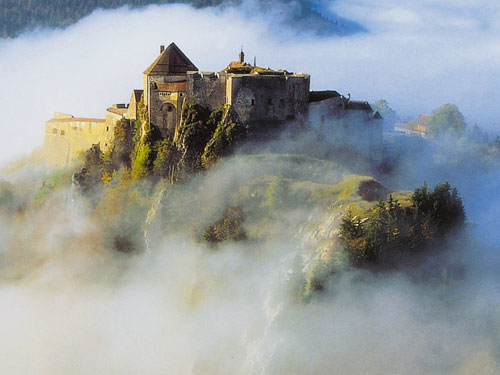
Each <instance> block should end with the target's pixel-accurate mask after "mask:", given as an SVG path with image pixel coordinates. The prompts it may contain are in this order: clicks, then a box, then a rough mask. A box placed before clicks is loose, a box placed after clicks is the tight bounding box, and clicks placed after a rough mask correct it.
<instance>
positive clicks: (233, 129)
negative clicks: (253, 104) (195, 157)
mask: <svg viewBox="0 0 500 375" xmlns="http://www.w3.org/2000/svg"><path fill="white" fill-rule="evenodd" d="M245 136H246V128H245V127H244V126H242V125H239V124H237V123H234V122H231V123H225V122H220V123H219V124H218V126H217V129H216V130H215V133H214V135H213V137H212V139H210V141H209V142H208V143H207V145H206V146H205V150H204V152H203V155H202V156H201V160H202V165H203V167H204V168H209V167H210V166H211V165H213V164H215V163H216V162H217V161H218V160H219V159H221V158H223V157H225V156H227V155H229V154H230V153H231V152H232V151H233V148H234V146H235V144H236V143H237V142H238V141H240V140H242V139H243V138H244V137H245Z"/></svg>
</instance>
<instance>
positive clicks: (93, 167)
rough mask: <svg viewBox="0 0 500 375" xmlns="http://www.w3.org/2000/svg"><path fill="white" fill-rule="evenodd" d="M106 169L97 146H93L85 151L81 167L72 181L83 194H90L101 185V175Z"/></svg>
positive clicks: (106, 164) (105, 163) (102, 156)
mask: <svg viewBox="0 0 500 375" xmlns="http://www.w3.org/2000/svg"><path fill="white" fill-rule="evenodd" d="M108 167H109V165H108V163H107V162H106V161H105V160H104V155H103V153H102V151H101V149H100V147H99V145H93V146H92V147H91V148H90V149H88V150H87V151H85V153H84V156H83V167H82V169H81V170H80V171H79V172H77V173H75V174H74V179H75V181H76V182H77V183H78V185H79V186H80V188H81V189H82V191H83V192H84V193H90V192H91V191H93V190H94V189H95V188H97V187H99V186H101V185H102V175H103V173H104V172H105V171H107V170H108Z"/></svg>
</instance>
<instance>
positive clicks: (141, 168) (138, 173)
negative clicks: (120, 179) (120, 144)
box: [132, 143, 152, 180]
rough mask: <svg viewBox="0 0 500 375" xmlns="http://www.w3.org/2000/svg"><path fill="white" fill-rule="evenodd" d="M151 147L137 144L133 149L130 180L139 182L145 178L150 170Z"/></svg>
mask: <svg viewBox="0 0 500 375" xmlns="http://www.w3.org/2000/svg"><path fill="white" fill-rule="evenodd" d="M151 166H152V163H151V147H150V146H149V144H148V143H145V144H144V143H139V144H138V145H137V146H136V149H135V158H134V161H133V164H132V178H133V179H134V180H139V179H141V178H144V177H146V176H147V175H148V174H149V172H150V169H151Z"/></svg>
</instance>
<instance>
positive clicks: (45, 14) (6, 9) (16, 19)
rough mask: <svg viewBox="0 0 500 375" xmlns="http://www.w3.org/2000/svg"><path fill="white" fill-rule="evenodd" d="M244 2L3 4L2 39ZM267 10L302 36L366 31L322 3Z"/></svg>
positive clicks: (50, 0) (280, 0)
mask: <svg viewBox="0 0 500 375" xmlns="http://www.w3.org/2000/svg"><path fill="white" fill-rule="evenodd" d="M241 2H242V1H241V0H184V1H179V0H85V1H82V0H23V1H22V3H23V4H22V5H21V4H20V3H19V2H17V1H13V0H0V36H1V37H2V38H12V37H16V36H18V35H19V34H21V33H22V32H24V31H30V30H33V29H36V28H39V27H59V28H61V27H66V26H69V25H71V24H73V23H75V22H77V21H78V20H80V19H81V18H83V17H85V16H87V15H89V14H90V13H92V11H94V10H95V9H98V8H102V9H114V8H118V7H121V6H124V5H129V6H130V7H142V6H146V5H150V4H165V3H186V4H190V5H192V6H194V7H198V8H205V7H213V6H231V5H237V4H239V3H241ZM257 2H258V3H259V4H260V6H261V7H262V9H263V10H270V9H277V10H278V11H279V13H280V14H282V15H283V22H284V23H285V24H287V25H289V26H290V27H292V28H293V29H295V30H297V31H300V32H303V31H305V32H312V33H314V34H317V35H346V34H352V33H355V32H359V31H363V30H364V29H363V27H362V26H360V25H359V24H357V23H355V22H352V21H349V20H347V19H343V18H341V17H339V16H337V15H336V14H333V13H331V12H330V11H328V10H326V9H324V7H323V6H322V3H323V2H322V1H311V0H299V1H290V0H275V1H265V0H258V1H257Z"/></svg>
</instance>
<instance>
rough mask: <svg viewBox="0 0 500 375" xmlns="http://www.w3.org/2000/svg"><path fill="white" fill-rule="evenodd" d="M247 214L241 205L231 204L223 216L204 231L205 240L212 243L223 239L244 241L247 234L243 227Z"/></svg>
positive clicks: (214, 243)
mask: <svg viewBox="0 0 500 375" xmlns="http://www.w3.org/2000/svg"><path fill="white" fill-rule="evenodd" d="M245 218H246V215H245V213H244V211H243V208H242V207H241V206H230V207H228V208H226V209H225V210H224V213H223V215H222V218H221V219H220V220H217V221H216V222H215V223H213V224H212V225H210V226H209V227H208V228H206V229H205V231H204V232H203V236H202V237H203V240H204V241H206V242H207V243H209V244H210V245H217V244H219V243H221V242H223V241H243V240H246V239H247V235H246V233H245V231H244V229H243V223H244V221H245Z"/></svg>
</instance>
